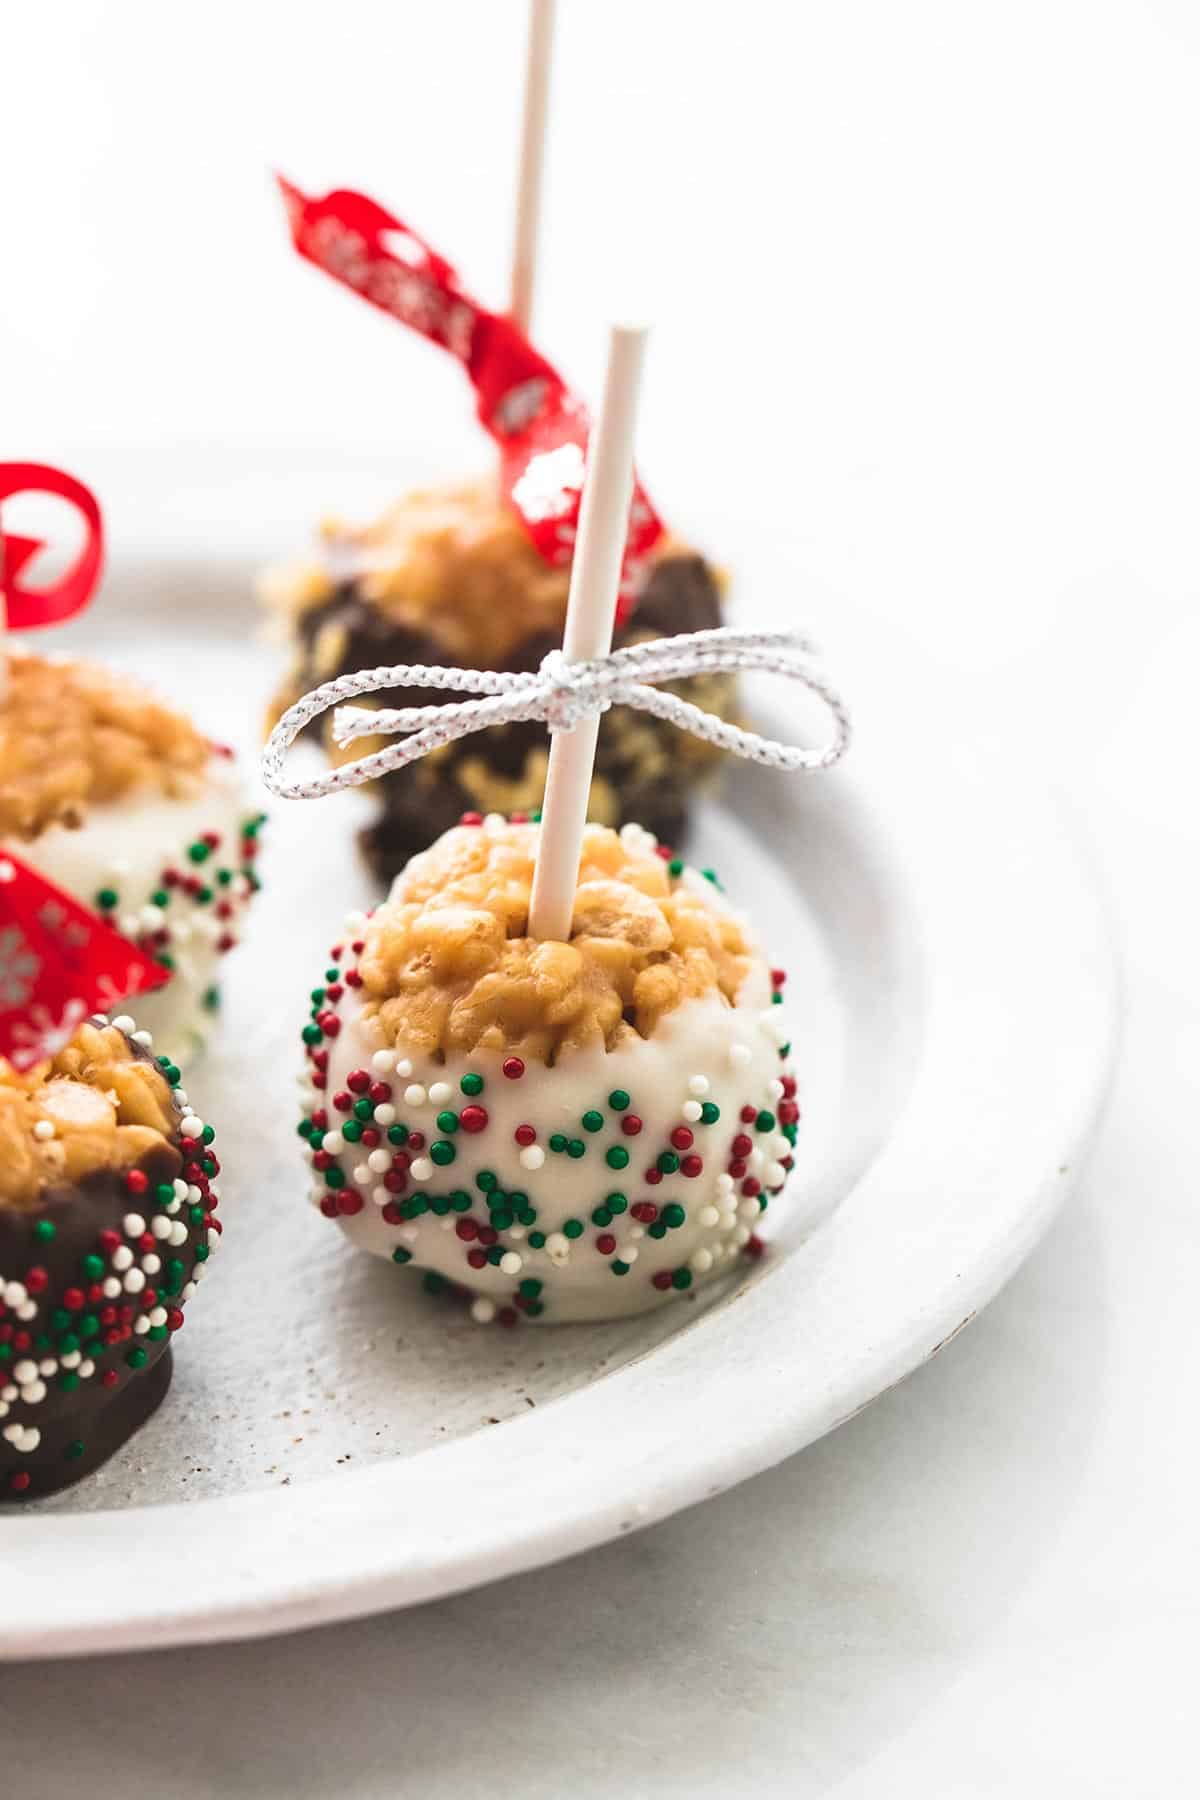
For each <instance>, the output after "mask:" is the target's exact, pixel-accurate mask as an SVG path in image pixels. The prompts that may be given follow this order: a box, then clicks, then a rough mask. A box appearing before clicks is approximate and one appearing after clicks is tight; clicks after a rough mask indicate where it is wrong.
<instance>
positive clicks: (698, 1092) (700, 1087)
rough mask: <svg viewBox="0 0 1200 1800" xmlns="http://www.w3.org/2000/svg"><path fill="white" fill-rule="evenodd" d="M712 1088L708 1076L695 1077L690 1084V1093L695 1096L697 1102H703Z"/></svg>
mask: <svg viewBox="0 0 1200 1800" xmlns="http://www.w3.org/2000/svg"><path fill="white" fill-rule="evenodd" d="M711 1086H712V1083H711V1082H710V1081H709V1079H708V1076H707V1075H693V1076H692V1077H691V1079H690V1080H689V1082H688V1093H689V1094H694V1095H695V1096H696V1098H697V1100H703V1099H704V1098H705V1097H706V1095H707V1094H708V1091H709V1088H710V1087H711Z"/></svg>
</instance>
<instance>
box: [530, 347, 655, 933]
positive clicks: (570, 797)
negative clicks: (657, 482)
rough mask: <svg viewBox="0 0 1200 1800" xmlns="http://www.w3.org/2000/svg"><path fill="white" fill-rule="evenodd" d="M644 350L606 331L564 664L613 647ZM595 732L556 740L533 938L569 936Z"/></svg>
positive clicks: (579, 729)
mask: <svg viewBox="0 0 1200 1800" xmlns="http://www.w3.org/2000/svg"><path fill="white" fill-rule="evenodd" d="M645 350H646V327H645V326H644V325H614V326H613V327H612V330H611V332H610V334H609V340H608V368H607V370H606V372H605V376H604V395H603V398H602V399H601V402H600V411H599V414H598V416H597V418H596V422H595V424H594V425H593V427H592V431H591V434H590V436H589V439H588V448H587V469H586V473H585V476H584V485H583V499H582V502H581V504H580V511H579V536H578V538H577V540H576V544H575V560H574V562H573V563H572V566H571V587H570V592H569V594H568V597H567V622H566V627H565V629H564V631H563V655H564V657H565V658H566V660H567V661H568V662H569V663H570V662H586V661H587V660H588V659H589V658H590V657H593V656H605V655H607V653H608V651H609V650H610V649H611V648H612V634H613V624H614V622H615V619H616V612H617V589H618V587H619V585H620V580H621V562H622V559H623V557H624V554H625V539H626V536H627V535H628V531H629V506H630V502H631V500H632V499H633V440H634V435H635V430H636V425H637V403H638V389H639V387H640V386H641V379H642V361H643V358H644V355H645ZM599 729H600V721H599V719H598V718H591V719H584V720H583V721H582V722H581V723H580V724H579V725H577V726H576V727H575V729H574V731H557V732H555V734H554V736H553V738H552V740H551V744H550V768H549V771H548V773H547V777H546V798H545V802H544V804H543V806H542V828H541V835H540V837H539V840H538V853H537V866H536V868H535V869H534V874H533V894H532V897H531V900H530V907H529V930H530V935H531V936H533V937H535V938H556V939H558V940H560V941H561V942H565V941H566V940H567V939H568V938H569V937H570V935H571V914H572V912H573V911H574V907H575V887H576V883H577V881H578V879H579V854H580V850H581V848H582V845H583V828H584V825H585V824H586V822H587V807H588V791H589V789H590V787H591V782H592V765H593V763H594V762H595V760H596V737H597V733H598V732H599Z"/></svg>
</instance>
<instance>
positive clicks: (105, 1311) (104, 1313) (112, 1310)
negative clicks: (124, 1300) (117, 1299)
mask: <svg viewBox="0 0 1200 1800" xmlns="http://www.w3.org/2000/svg"><path fill="white" fill-rule="evenodd" d="M116 1322H117V1309H116V1307H115V1306H105V1307H102V1308H101V1310H100V1323H101V1324H102V1325H115V1324H116Z"/></svg>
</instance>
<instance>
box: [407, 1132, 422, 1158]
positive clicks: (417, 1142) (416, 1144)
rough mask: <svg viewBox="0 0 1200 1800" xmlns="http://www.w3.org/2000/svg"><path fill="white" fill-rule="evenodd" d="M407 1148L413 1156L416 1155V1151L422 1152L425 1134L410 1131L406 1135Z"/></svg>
mask: <svg viewBox="0 0 1200 1800" xmlns="http://www.w3.org/2000/svg"><path fill="white" fill-rule="evenodd" d="M408 1147H409V1149H410V1150H411V1151H412V1153H413V1155H414V1156H415V1155H416V1154H417V1151H418V1150H423V1149H424V1148H425V1133H424V1132H423V1131H410V1132H409V1134H408Z"/></svg>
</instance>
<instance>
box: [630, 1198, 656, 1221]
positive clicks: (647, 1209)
mask: <svg viewBox="0 0 1200 1800" xmlns="http://www.w3.org/2000/svg"><path fill="white" fill-rule="evenodd" d="M629 1216H630V1218H631V1219H636V1220H637V1222H638V1224H639V1225H653V1223H654V1221H655V1219H657V1217H658V1208H657V1206H655V1204H654V1202H653V1200H635V1201H634V1203H633V1205H632V1206H631V1207H630V1209H629Z"/></svg>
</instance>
